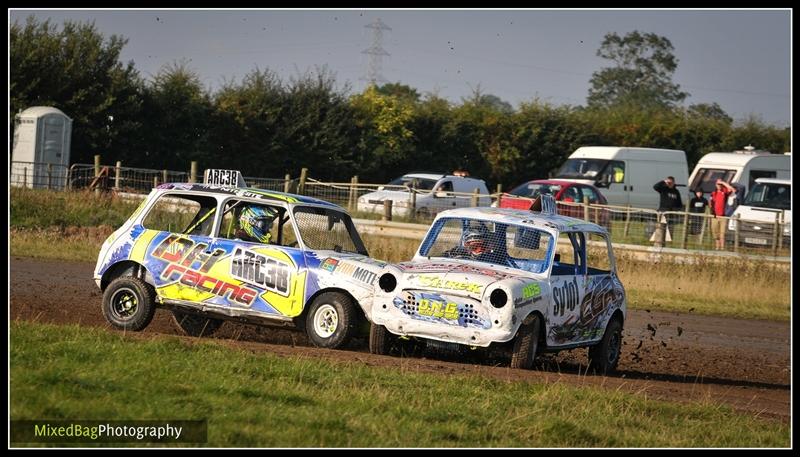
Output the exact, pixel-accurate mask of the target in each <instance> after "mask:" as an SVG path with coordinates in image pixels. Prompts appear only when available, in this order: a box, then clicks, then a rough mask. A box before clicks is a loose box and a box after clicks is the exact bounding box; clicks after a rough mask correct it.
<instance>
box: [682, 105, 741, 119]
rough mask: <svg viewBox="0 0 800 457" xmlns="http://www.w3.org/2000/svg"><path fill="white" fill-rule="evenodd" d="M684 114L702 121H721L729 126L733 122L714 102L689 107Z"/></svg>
mask: <svg viewBox="0 0 800 457" xmlns="http://www.w3.org/2000/svg"><path fill="white" fill-rule="evenodd" d="M686 114H688V115H689V116H691V117H699V118H704V119H713V120H717V121H722V122H724V123H726V124H730V123H732V122H733V118H732V117H730V116H729V115H728V113H726V112H725V110H724V109H722V107H721V106H719V105H718V104H717V103H716V102H714V103H711V104H708V103H697V104H694V105H689V108H688V109H687V110H686Z"/></svg>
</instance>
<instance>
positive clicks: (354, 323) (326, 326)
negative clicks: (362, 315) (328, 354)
mask: <svg viewBox="0 0 800 457" xmlns="http://www.w3.org/2000/svg"><path fill="white" fill-rule="evenodd" d="M305 329H306V334H307V335H308V339H309V340H310V341H311V344H313V345H314V346H317V347H322V348H330V349H336V348H339V347H342V346H344V345H345V344H347V343H348V342H349V341H350V339H351V338H352V337H353V335H355V333H356V331H357V330H358V310H357V309H356V304H355V303H354V302H353V299H351V298H350V297H348V296H347V295H345V294H343V293H340V292H325V293H323V294H320V295H319V296H317V298H315V299H314V301H313V302H311V305H310V306H309V307H308V312H307V313H306V322H305Z"/></svg>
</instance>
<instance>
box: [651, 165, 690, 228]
mask: <svg viewBox="0 0 800 457" xmlns="http://www.w3.org/2000/svg"><path fill="white" fill-rule="evenodd" d="M653 190H655V191H656V192H658V193H659V194H661V199H660V200H659V202H658V211H659V212H661V211H683V202H682V201H681V193H680V192H678V189H677V188H676V187H675V178H674V177H672V176H667V179H665V180H663V181H659V182H657V183H655V184H654V185H653ZM674 222H675V215H674V214H670V215H668V217H667V224H668V225H671V224H673V223H674ZM668 230H669V228H668Z"/></svg>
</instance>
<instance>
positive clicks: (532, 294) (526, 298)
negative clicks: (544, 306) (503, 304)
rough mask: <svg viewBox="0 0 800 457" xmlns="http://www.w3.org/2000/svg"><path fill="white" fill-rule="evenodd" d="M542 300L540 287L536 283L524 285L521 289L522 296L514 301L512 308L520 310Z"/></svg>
mask: <svg viewBox="0 0 800 457" xmlns="http://www.w3.org/2000/svg"><path fill="white" fill-rule="evenodd" d="M541 299H542V286H541V285H540V284H539V283H538V282H533V283H530V284H527V285H525V287H523V288H522V295H521V296H519V297H517V298H516V299H514V307H515V308H521V307H523V306H527V305H530V304H533V303H536V302H537V301H539V300H541Z"/></svg>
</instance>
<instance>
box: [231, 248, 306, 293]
mask: <svg viewBox="0 0 800 457" xmlns="http://www.w3.org/2000/svg"><path fill="white" fill-rule="evenodd" d="M291 271H292V267H291V265H289V264H287V263H285V262H281V261H279V260H275V259H271V258H268V257H267V256H265V255H262V254H259V253H257V252H254V251H250V250H248V249H242V248H240V247H237V248H236V249H235V251H234V253H233V259H232V260H231V276H233V277H234V278H236V279H238V280H240V281H242V282H246V283H249V284H253V285H255V286H257V287H260V288H262V289H265V290H271V291H273V292H276V293H278V294H280V295H283V296H284V297H285V296H287V295H289V281H290V280H291V275H292V273H291Z"/></svg>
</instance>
